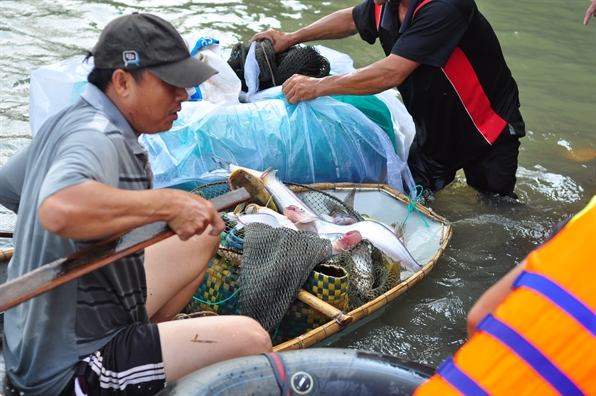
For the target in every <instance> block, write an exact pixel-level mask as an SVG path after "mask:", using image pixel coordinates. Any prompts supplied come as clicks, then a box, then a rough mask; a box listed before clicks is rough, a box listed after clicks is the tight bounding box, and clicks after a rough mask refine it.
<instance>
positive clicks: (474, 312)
mask: <svg viewBox="0 0 596 396" xmlns="http://www.w3.org/2000/svg"><path fill="white" fill-rule="evenodd" d="M525 267H526V262H525V261H524V262H522V263H521V264H520V265H518V266H516V267H515V268H513V269H512V270H511V271H509V272H508V273H507V274H506V275H505V276H504V277H502V278H501V279H500V280H499V281H498V282H497V283H495V284H494V285H493V286H491V287H490V288H489V289H488V290H487V291H485V292H484V294H482V296H480V298H479V299H478V301H476V303H475V304H474V306H473V307H472V309H470V312H469V313H468V323H467V324H468V336H469V337H471V336H472V334H474V332H475V331H476V326H477V325H478V323H480V321H481V320H482V319H483V318H484V317H485V316H486V315H487V314H489V313H491V312H494V310H495V309H496V308H497V307H498V306H499V304H501V303H502V302H503V300H505V298H506V297H507V295H508V294H509V293H510V292H511V286H512V285H513V282H514V281H515V279H516V278H517V277H518V276H519V274H520V273H521V272H522V271H523V270H524V268H525Z"/></svg>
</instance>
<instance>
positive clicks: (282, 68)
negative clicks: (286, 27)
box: [228, 40, 331, 91]
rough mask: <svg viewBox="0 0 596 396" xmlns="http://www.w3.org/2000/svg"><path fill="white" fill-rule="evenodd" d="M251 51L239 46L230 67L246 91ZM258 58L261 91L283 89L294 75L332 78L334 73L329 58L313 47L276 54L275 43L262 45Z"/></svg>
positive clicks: (258, 50) (232, 54)
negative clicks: (248, 54) (248, 55)
mask: <svg viewBox="0 0 596 396" xmlns="http://www.w3.org/2000/svg"><path fill="white" fill-rule="evenodd" d="M248 50H249V47H248V46H245V45H244V44H242V43H237V44H236V45H234V47H232V52H231V53H230V58H229V59H228V64H229V65H230V67H231V68H232V69H233V70H234V72H235V73H236V75H237V76H238V78H239V79H240V80H241V81H242V90H243V91H247V90H248V87H247V85H246V81H245V80H244V62H245V60H246V55H247V53H248ZM255 58H256V60H257V64H258V65H259V70H260V74H259V89H260V90H263V89H267V88H271V87H274V86H278V85H282V84H283V83H284V81H286V80H287V79H288V78H290V77H291V76H292V75H293V74H303V75H306V76H311V77H317V78H320V77H325V76H327V75H329V71H330V69H331V68H330V65H329V61H328V60H327V58H325V57H324V56H323V55H321V54H319V52H318V51H317V50H316V49H315V48H314V47H313V46H310V45H306V46H304V45H295V46H293V47H290V48H288V49H287V50H285V51H283V52H280V53H277V54H276V53H275V51H274V50H273V46H272V44H271V41H269V40H264V41H259V42H257V43H256V47H255Z"/></svg>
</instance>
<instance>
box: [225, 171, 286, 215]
mask: <svg viewBox="0 0 596 396" xmlns="http://www.w3.org/2000/svg"><path fill="white" fill-rule="evenodd" d="M228 185H229V186H230V189H231V190H234V189H237V188H240V187H244V188H246V190H247V191H248V192H249V193H250V195H251V198H250V202H255V203H258V204H259V205H263V206H267V207H270V208H271V209H273V210H276V211H277V207H276V206H275V203H274V202H273V200H272V197H271V195H270V194H269V192H268V191H267V189H266V188H265V186H264V184H263V181H262V180H261V179H260V178H259V177H256V176H255V175H254V174H253V173H251V172H248V171H247V168H241V167H235V168H234V169H232V168H230V175H229V176H228Z"/></svg>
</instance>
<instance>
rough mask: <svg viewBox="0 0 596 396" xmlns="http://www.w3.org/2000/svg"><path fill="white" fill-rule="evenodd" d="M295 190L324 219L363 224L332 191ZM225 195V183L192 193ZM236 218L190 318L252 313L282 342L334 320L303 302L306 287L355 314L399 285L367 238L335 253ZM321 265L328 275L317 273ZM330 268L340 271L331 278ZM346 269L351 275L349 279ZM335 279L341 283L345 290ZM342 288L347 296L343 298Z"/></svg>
mask: <svg viewBox="0 0 596 396" xmlns="http://www.w3.org/2000/svg"><path fill="white" fill-rule="evenodd" d="M289 186H290V188H291V189H292V190H294V192H295V193H296V195H298V197H299V198H300V199H301V200H302V201H303V202H304V203H305V204H306V205H307V206H308V207H309V208H310V209H311V210H312V211H313V212H315V213H316V214H317V215H319V216H330V217H334V216H337V215H338V213H339V214H342V215H345V216H352V217H353V218H354V219H356V220H358V221H360V220H363V218H362V216H361V215H360V214H359V213H357V212H356V211H354V210H353V209H352V208H350V207H348V206H346V205H345V204H344V203H343V202H342V201H340V200H339V199H337V198H336V197H334V196H332V195H330V194H328V193H326V192H323V191H320V190H316V189H313V188H310V187H308V186H302V185H289ZM226 191H229V187H228V185H227V184H226V183H225V182H218V183H212V184H207V185H204V186H201V187H199V188H197V189H195V190H194V191H193V192H194V193H196V194H199V195H201V196H202V197H204V198H206V199H211V198H213V197H215V196H218V195H221V194H223V193H224V192H226ZM233 218H234V216H230V215H228V214H225V213H223V214H222V219H223V220H224V222H225V223H226V229H225V230H224V232H223V233H222V234H221V247H220V249H219V251H218V253H217V255H216V257H215V258H214V259H213V260H212V261H211V262H210V264H209V268H208V270H207V275H206V277H205V279H204V281H203V283H202V284H201V286H200V287H199V289H198V290H197V293H196V294H195V297H193V301H192V302H191V303H190V304H189V306H187V308H186V310H185V312H186V313H191V312H194V311H199V310H211V311H215V312H218V313H220V314H223V313H234V314H244V315H248V316H251V317H253V318H255V319H256V320H258V321H259V322H260V323H261V324H262V325H263V327H264V328H266V329H267V330H269V331H270V332H271V333H273V335H274V336H275V341H276V342H281V341H283V340H285V339H288V338H292V337H295V336H296V335H297V334H301V333H303V332H305V331H308V330H311V329H313V328H316V327H317V326H319V325H321V324H322V323H325V322H326V321H328V320H329V319H328V318H325V317H323V316H322V315H321V314H319V313H318V312H316V311H314V310H313V309H312V308H310V307H307V306H306V305H304V304H303V303H301V302H299V301H297V300H296V295H297V293H298V291H299V290H300V288H306V289H307V291H309V292H311V293H312V294H314V295H315V296H317V297H318V298H320V299H322V300H324V301H327V302H329V303H330V304H331V305H334V306H335V307H336V308H338V309H340V310H351V309H354V308H357V307H359V306H361V305H362V304H364V303H366V302H368V301H370V300H372V299H374V298H375V297H378V296H379V295H381V294H383V293H385V292H386V291H388V290H389V289H391V288H392V287H394V286H395V285H396V284H397V283H398V282H399V264H396V263H393V262H391V261H390V260H388V259H387V258H386V257H385V256H384V255H383V254H382V253H381V251H379V250H378V249H377V248H375V247H374V246H373V245H372V244H371V243H369V242H367V241H362V242H361V243H359V244H358V245H356V246H355V247H353V248H352V250H350V251H344V252H341V253H339V254H336V255H333V256H332V255H331V245H330V242H329V241H328V240H326V239H322V238H319V237H318V236H317V235H316V234H314V233H310V232H307V231H294V230H291V229H287V228H272V227H270V226H267V225H264V224H260V223H253V224H248V225H246V226H244V227H243V228H241V229H238V227H236V223H235V220H234V219H233ZM319 264H324V265H327V266H328V267H321V266H320V265H319ZM317 265H319V267H317ZM315 267H317V268H326V270H325V271H319V270H316V269H315V271H313V268H315ZM329 268H336V269H337V270H331V273H329ZM338 271H339V272H338ZM340 272H342V273H343V272H345V274H346V277H342V276H341V274H340ZM336 278H341V282H343V286H342V285H341V284H340V283H338V282H339V281H338V280H337V279H336ZM340 291H341V293H342V295H341V296H340V295H338V294H337V293H339V292H340ZM331 296H333V298H331V299H330V297H331ZM296 332H298V333H296Z"/></svg>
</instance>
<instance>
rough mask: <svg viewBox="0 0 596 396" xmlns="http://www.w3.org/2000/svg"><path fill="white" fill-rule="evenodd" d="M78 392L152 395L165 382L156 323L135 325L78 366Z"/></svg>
mask: <svg viewBox="0 0 596 396" xmlns="http://www.w3.org/2000/svg"><path fill="white" fill-rule="evenodd" d="M73 385H74V388H75V389H74V391H75V393H74V394H75V395H89V396H95V395H102V396H108V395H110V396H112V395H153V394H155V393H157V392H159V391H161V390H162V389H163V388H164V387H165V385H166V372H165V369H164V364H163V358H162V354H161V344H160V340H159V331H158V329H157V325H156V324H134V325H131V326H129V327H127V328H126V329H124V330H122V331H120V332H119V333H118V334H116V335H115V336H114V338H112V339H111V340H110V341H109V342H108V343H107V344H106V345H104V346H103V348H101V349H99V350H98V351H96V352H95V353H93V354H91V355H89V356H87V357H85V358H84V359H83V360H82V361H81V362H80V363H79V366H78V367H77V375H76V378H75V381H74V384H73Z"/></svg>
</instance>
